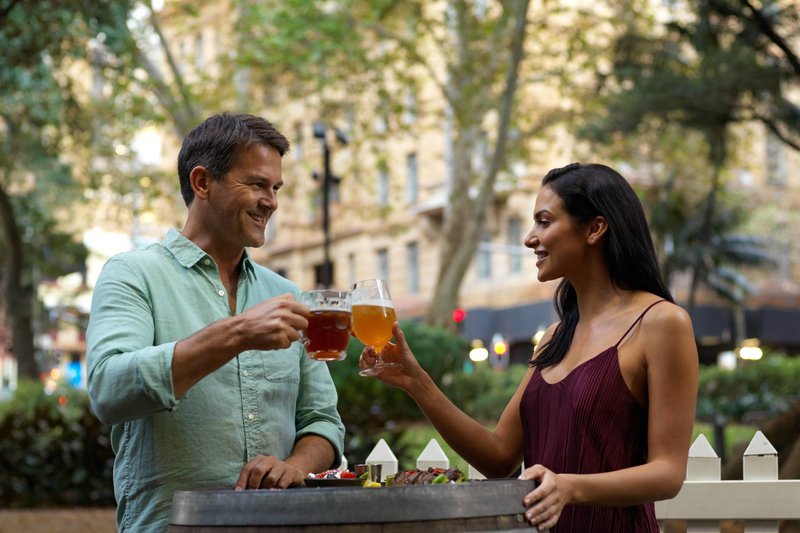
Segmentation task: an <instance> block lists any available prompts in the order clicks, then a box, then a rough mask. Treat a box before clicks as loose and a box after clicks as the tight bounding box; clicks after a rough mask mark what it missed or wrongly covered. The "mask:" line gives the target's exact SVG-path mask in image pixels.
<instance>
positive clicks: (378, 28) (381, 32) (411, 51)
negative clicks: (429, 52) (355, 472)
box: [367, 23, 452, 103]
mask: <svg viewBox="0 0 800 533" xmlns="http://www.w3.org/2000/svg"><path fill="white" fill-rule="evenodd" d="M367 28H369V29H372V30H373V31H374V32H375V33H377V34H378V36H379V37H383V38H384V39H391V40H392V41H394V42H396V43H397V44H398V45H399V46H400V48H402V49H403V50H405V52H406V53H407V54H408V55H409V56H410V57H411V59H412V60H413V61H416V62H417V63H419V64H420V65H421V66H422V68H423V69H425V71H426V72H427V73H428V76H429V77H430V79H431V81H433V83H434V84H435V85H436V86H437V87H438V88H439V90H440V91H441V93H442V95H444V97H445V99H447V100H448V101H450V102H451V103H452V98H451V94H450V90H449V89H448V88H447V85H445V84H444V82H442V80H440V79H439V78H438V75H437V72H436V70H435V69H434V68H433V66H432V65H431V64H430V63H429V62H428V60H427V58H426V57H424V56H422V55H421V54H420V53H419V51H418V50H417V48H416V47H415V46H414V44H413V42H411V41H410V40H409V39H403V38H402V37H400V36H399V35H397V34H395V33H393V32H391V31H389V30H388V29H386V27H385V26H383V25H381V24H377V23H373V24H368V25H367Z"/></svg>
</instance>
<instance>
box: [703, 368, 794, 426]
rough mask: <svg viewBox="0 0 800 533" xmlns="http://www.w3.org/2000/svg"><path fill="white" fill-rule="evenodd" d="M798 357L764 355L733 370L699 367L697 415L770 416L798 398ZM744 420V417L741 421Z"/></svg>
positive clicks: (733, 418)
mask: <svg viewBox="0 0 800 533" xmlns="http://www.w3.org/2000/svg"><path fill="white" fill-rule="evenodd" d="M798 383H800V358H798V357H787V356H785V355H782V354H765V356H764V357H763V358H762V359H761V360H760V361H753V362H749V363H748V364H745V365H741V366H739V367H738V368H736V369H735V370H725V369H722V368H719V367H716V366H714V367H704V368H702V369H701V370H700V377H699V388H698V392H699V394H698V400H697V418H698V419H700V420H705V421H712V420H713V419H714V417H715V416H717V415H722V416H724V417H726V418H727V419H728V420H731V421H737V422H741V421H743V419H745V418H746V417H747V415H752V414H753V413H758V414H759V415H761V416H772V415H775V414H778V413H782V412H784V411H786V410H788V409H789V407H790V406H791V405H793V404H794V403H796V402H798V401H800V391H798V388H797V384H798ZM744 421H746V420H744Z"/></svg>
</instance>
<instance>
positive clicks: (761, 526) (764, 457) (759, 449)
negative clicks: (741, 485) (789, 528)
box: [742, 431, 778, 533]
mask: <svg viewBox="0 0 800 533" xmlns="http://www.w3.org/2000/svg"><path fill="white" fill-rule="evenodd" d="M742 463H743V476H742V477H743V478H744V480H745V481H756V480H758V481H771V480H775V479H778V451H777V450H776V449H775V447H774V446H772V444H771V443H770V442H769V440H767V437H765V436H764V434H763V433H762V432H760V431H756V434H755V435H753V439H752V440H751V441H750V445H749V446H747V449H746V450H745V451H744V456H743V457H742ZM744 530H745V533H778V521H777V520H747V521H745V525H744Z"/></svg>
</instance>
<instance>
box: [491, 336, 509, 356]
mask: <svg viewBox="0 0 800 533" xmlns="http://www.w3.org/2000/svg"><path fill="white" fill-rule="evenodd" d="M492 350H493V351H494V353H496V354H497V356H498V357H500V356H502V355H503V354H505V353H506V352H507V351H508V342H506V340H505V339H504V338H503V336H502V335H500V334H499V333H495V334H494V335H493V336H492Z"/></svg>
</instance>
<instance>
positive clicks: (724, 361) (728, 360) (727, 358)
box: [717, 350, 736, 370]
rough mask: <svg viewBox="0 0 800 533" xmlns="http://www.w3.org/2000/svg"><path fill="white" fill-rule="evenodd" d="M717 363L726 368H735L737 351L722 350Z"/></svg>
mask: <svg viewBox="0 0 800 533" xmlns="http://www.w3.org/2000/svg"><path fill="white" fill-rule="evenodd" d="M717 365H718V366H719V367H720V368H722V369H724V370H735V369H736V353H735V352H732V351H730V350H727V351H724V352H720V354H719V355H718V356H717Z"/></svg>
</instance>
